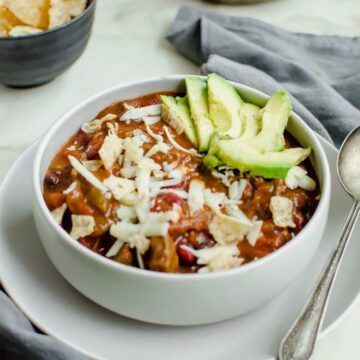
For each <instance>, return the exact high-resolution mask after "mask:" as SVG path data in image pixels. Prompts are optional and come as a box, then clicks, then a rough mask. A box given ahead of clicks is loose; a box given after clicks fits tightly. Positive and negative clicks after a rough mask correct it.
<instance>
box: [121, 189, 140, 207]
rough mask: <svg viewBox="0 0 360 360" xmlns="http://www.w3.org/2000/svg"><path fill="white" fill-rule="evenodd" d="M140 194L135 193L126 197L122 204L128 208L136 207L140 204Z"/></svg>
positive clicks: (123, 198)
mask: <svg viewBox="0 0 360 360" xmlns="http://www.w3.org/2000/svg"><path fill="white" fill-rule="evenodd" d="M139 200H140V198H139V194H138V193H137V192H136V191H133V192H132V193H130V194H127V195H124V196H123V197H122V198H121V200H120V203H121V204H123V205H126V206H135V205H136V204H137V203H138V202H139Z"/></svg>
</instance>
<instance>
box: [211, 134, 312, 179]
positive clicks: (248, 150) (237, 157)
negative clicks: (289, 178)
mask: <svg viewBox="0 0 360 360" xmlns="http://www.w3.org/2000/svg"><path fill="white" fill-rule="evenodd" d="M310 153H311V148H307V149H303V148H292V149H285V150H283V151H274V152H268V153H261V152H260V151H259V150H257V149H254V148H252V147H248V146H246V145H244V144H243V143H242V142H240V141H238V140H236V139H233V140H220V141H218V143H217V144H216V145H215V146H214V147H213V148H212V151H211V153H209V154H207V155H206V156H205V158H204V164H205V166H206V167H208V168H214V167H217V166H219V165H222V164H226V165H228V166H232V167H234V168H236V169H239V170H240V172H242V173H243V172H250V174H251V175H254V176H262V177H264V178H267V179H273V178H285V177H286V175H287V173H288V171H289V170H290V169H291V168H292V167H293V166H295V165H298V164H299V163H301V162H302V161H303V160H305V159H306V158H307V157H308V156H309V155H310Z"/></svg>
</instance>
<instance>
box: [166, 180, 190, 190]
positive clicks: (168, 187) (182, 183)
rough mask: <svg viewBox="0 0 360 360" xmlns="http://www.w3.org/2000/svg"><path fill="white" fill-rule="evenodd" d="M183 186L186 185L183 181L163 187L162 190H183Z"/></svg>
mask: <svg viewBox="0 0 360 360" xmlns="http://www.w3.org/2000/svg"><path fill="white" fill-rule="evenodd" d="M185 185H186V180H185V179H184V180H182V181H181V182H180V183H179V184H177V185H171V186H164V187H163V188H162V189H183V188H184V187H185Z"/></svg>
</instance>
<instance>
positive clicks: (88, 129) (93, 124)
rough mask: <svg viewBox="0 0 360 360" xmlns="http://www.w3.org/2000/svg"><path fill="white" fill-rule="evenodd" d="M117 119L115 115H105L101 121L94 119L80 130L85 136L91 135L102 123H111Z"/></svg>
mask: <svg viewBox="0 0 360 360" xmlns="http://www.w3.org/2000/svg"><path fill="white" fill-rule="evenodd" d="M115 119H117V115H115V114H107V115H105V116H104V117H102V118H101V119H94V120H92V121H90V122H89V123H85V124H83V125H82V126H81V130H82V131H83V132H84V133H86V134H93V133H95V132H97V131H99V130H100V129H101V126H102V124H103V123H104V122H107V121H112V120H115Z"/></svg>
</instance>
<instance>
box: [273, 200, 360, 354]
mask: <svg viewBox="0 0 360 360" xmlns="http://www.w3.org/2000/svg"><path fill="white" fill-rule="evenodd" d="M359 210H360V202H358V201H354V204H353V206H352V208H351V211H350V214H349V216H348V218H347V220H346V223H345V226H344V228H343V230H342V232H341V235H340V237H339V239H338V241H337V242H336V245H335V248H334V250H333V251H332V254H331V256H330V257H329V259H328V260H327V263H326V265H325V267H324V269H323V271H322V273H321V276H320V278H319V280H318V282H317V284H316V286H315V288H314V289H313V291H312V293H311V295H310V297H309V299H308V301H307V303H306V304H305V306H304V308H303V309H302V310H301V312H300V314H299V316H298V318H297V319H296V320H295V322H294V324H293V325H292V327H291V328H290V330H289V331H288V333H287V334H286V335H285V337H284V339H283V340H282V342H281V344H280V350H279V360H307V359H309V358H310V356H311V354H312V352H313V350H314V345H315V341H316V337H317V334H318V332H319V328H320V325H321V322H322V318H323V313H324V310H325V308H326V305H327V300H328V297H329V293H330V290H331V286H332V284H333V280H334V278H335V275H336V273H337V270H338V268H339V263H340V261H341V257H342V254H343V252H344V249H345V247H346V245H347V243H348V240H349V238H350V235H351V233H352V230H353V228H354V225H355V222H356V220H357V218H358V215H359Z"/></svg>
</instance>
